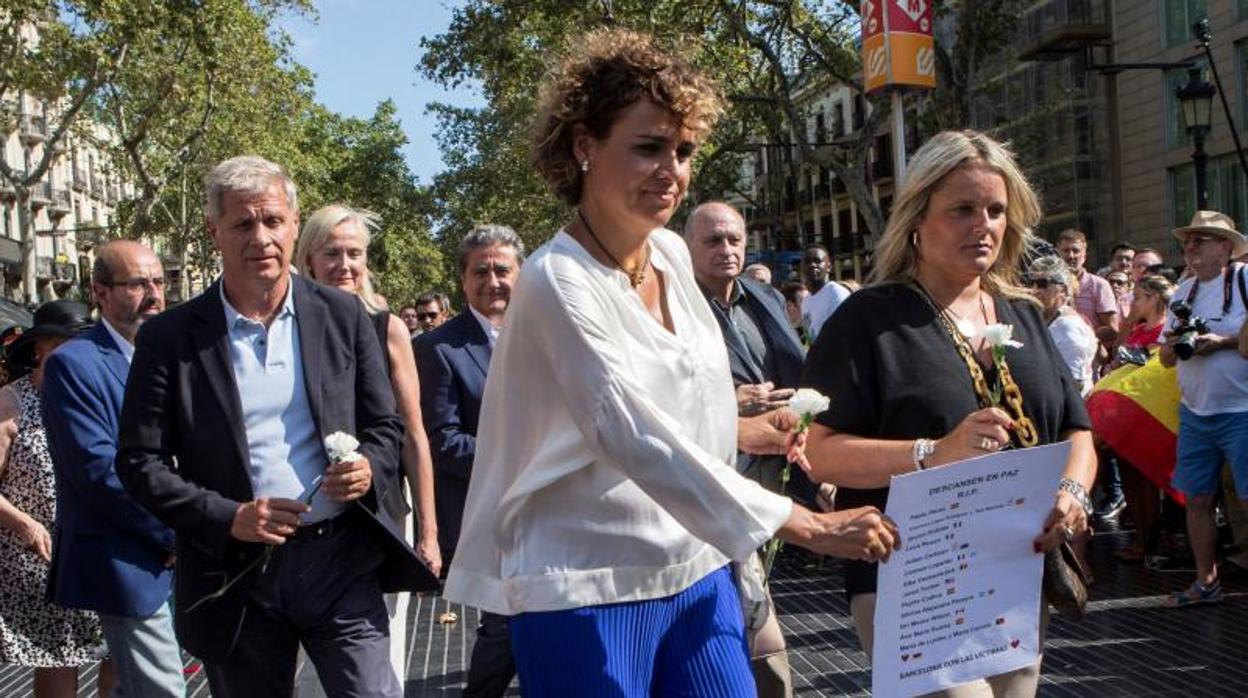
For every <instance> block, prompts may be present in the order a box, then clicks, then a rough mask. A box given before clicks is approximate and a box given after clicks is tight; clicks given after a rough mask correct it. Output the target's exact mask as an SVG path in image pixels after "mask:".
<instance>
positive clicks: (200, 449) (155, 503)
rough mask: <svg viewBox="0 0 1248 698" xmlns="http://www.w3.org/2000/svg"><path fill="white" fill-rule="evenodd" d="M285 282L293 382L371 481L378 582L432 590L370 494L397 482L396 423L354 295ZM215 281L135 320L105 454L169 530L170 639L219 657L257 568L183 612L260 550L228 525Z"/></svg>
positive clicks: (228, 413)
mask: <svg viewBox="0 0 1248 698" xmlns="http://www.w3.org/2000/svg"><path fill="white" fill-rule="evenodd" d="M291 283H292V285H293V291H292V293H293V294H294V303H295V316H296V322H297V324H298V328H299V330H298V331H299V344H300V350H301V352H302V356H303V368H304V376H303V379H304V385H305V387H306V389H307V396H308V404H309V408H310V411H311V413H312V417H313V419H314V421H315V422H316V425H317V429H318V431H319V433H320V436H321V438H322V439H323V438H324V437H325V436H326V435H328V434H332V433H333V432H336V431H343V432H346V433H348V434H353V435H354V436H355V437H356V438H357V439H359V441H360V449H359V450H360V452H361V453H362V454H363V455H364V456H365V457H367V458H368V460H369V463H370V465H371V467H372V470H373V484H372V489H371V490H370V491H369V493H368V494H367V495H365V496H364V497H363V498H361V499H359V500H356V502H357V503H358V505H359V506H358V508H359V510H361V511H363V512H366V513H367V516H365V517H362V518H364V519H365V520H366V521H367V522H368V523H369V526H370V528H372V529H374V533H375V535H376V536H377V540H379V541H380V542H381V543H382V546H383V548H384V549H385V551H386V556H385V562H384V563H383V566H382V569H381V577H382V583H383V587H384V588H386V589H387V590H398V589H427V588H431V587H436V584H437V581H436V579H433V577H432V576H431V575H430V574H429V571H428V570H427V569H426V568H425V567H424V565H422V564H421V562H420V561H419V559H418V558H417V557H416V555H415V552H414V551H413V550H412V549H411V548H410V546H407V545H406V544H405V543H403V538H402V532H401V531H399V529H398V527H397V526H396V525H395V524H394V519H395V518H396V517H397V515H398V514H400V513H401V512H390V511H387V510H386V509H385V505H384V504H379V503H384V502H386V501H387V497H386V496H385V494H386V491H387V490H388V489H389V488H392V487H397V486H398V477H397V476H398V458H399V446H400V443H401V440H402V436H403V426H402V421H401V420H400V419H399V417H398V415H397V414H396V413H395V403H394V394H393V392H392V391H391V388H390V383H389V381H388V380H387V379H386V375H385V370H384V368H383V365H382V358H381V353H380V352H381V349H380V347H379V346H378V343H377V337H376V333H375V332H374V331H373V327H372V325H371V324H370V323H369V320H368V316H367V314H366V313H365V310H364V306H363V305H362V304H361V303H360V301H359V299H357V298H356V297H354V296H351V295H348V294H346V293H343V292H341V291H338V290H336V289H331V288H327V287H325V286H321V285H319V284H315V283H313V282H310V281H307V280H305V279H303V278H301V277H299V276H297V275H291ZM220 284H221V282H220V281H219V280H218V281H217V283H215V284H213V285H212V286H211V287H210V288H209V289H208V290H207V291H205V292H204V293H203V294H202V295H200V296H198V297H196V298H194V299H193V300H190V301H188V302H187V303H184V304H183V305H181V306H179V307H177V308H174V309H172V310H170V311H168V312H165V313H162V314H161V315H159V316H157V317H155V318H153V319H151V320H149V321H148V322H146V323H145V324H144V325H143V327H142V329H141V331H140V332H139V335H138V339H137V342H136V349H135V354H134V359H133V362H132V364H131V370H130V380H129V382H128V384H127V385H126V395H125V401H124V404H123V407H122V413H121V434H120V448H119V450H118V454H117V463H116V467H117V473H118V475H119V476H120V478H121V479H122V481H123V482H124V484H125V486H126V489H127V490H128V491H129V492H130V494H131V495H132V496H133V497H134V498H135V499H137V500H138V501H139V502H140V503H141V504H143V505H144V506H145V507H146V508H147V509H148V510H150V511H151V512H152V513H153V514H155V515H156V517H157V518H159V519H160V520H161V521H163V522H164V523H165V524H167V525H168V526H170V527H171V528H173V529H174V531H175V532H176V534H177V548H178V553H177V556H178V557H177V567H176V569H175V574H174V579H175V597H176V609H175V625H176V627H177V634H178V639H179V641H180V642H181V643H182V646H183V647H185V648H186V649H188V650H189V651H191V652H192V653H193V654H195V655H197V656H199V657H201V658H203V659H206V660H210V661H220V660H221V659H224V658H225V657H226V656H227V655H228V654H229V652H230V650H231V649H232V648H233V645H234V642H235V641H236V640H237V639H238V637H239V636H240V631H242V632H243V633H245V630H244V628H243V623H244V615H245V614H244V603H243V602H244V599H245V597H246V592H247V588H248V586H249V584H250V583H251V582H252V580H254V579H255V575H256V572H255V571H253V572H251V573H249V574H248V576H247V577H244V578H243V579H242V581H240V582H239V583H238V584H237V585H235V586H234V587H233V588H232V589H231V590H230V591H229V592H228V593H226V594H225V595H224V596H223V597H221V598H220V599H217V600H215V601H213V602H211V603H207V604H204V605H202V606H200V607H199V608H197V609H196V610H194V611H189V612H188V611H187V609H188V608H189V607H190V606H191V605H193V604H194V603H195V602H196V601H198V600H199V599H201V598H203V597H204V596H206V595H208V594H211V593H212V592H214V591H216V590H217V589H219V588H220V587H221V586H222V583H223V582H224V581H225V579H226V578H228V577H233V576H235V575H237V574H238V573H239V572H240V571H241V570H242V569H244V568H245V567H246V566H247V565H248V564H249V563H250V562H251V560H252V559H254V557H255V556H256V555H258V554H260V553H261V551H262V550H263V546H261V545H258V544H251V543H243V542H241V541H238V540H236V539H234V538H232V537H231V536H230V524H231V523H232V521H233V519H234V512H235V510H236V509H237V508H238V505H239V503H240V502H246V501H250V500H251V499H252V498H253V494H252V489H251V479H250V477H249V475H248V470H249V461H250V457H249V455H248V448H247V435H246V433H245V431H244V427H243V418H242V406H241V402H240V400H239V387H238V385H237V384H236V382H235V379H234V371H233V366H232V364H231V360H230V352H229V336H228V334H227V332H226V327H225V314H224V309H223V306H222V303H221V291H220ZM326 564H333V563H332V561H328V560H327V561H326Z"/></svg>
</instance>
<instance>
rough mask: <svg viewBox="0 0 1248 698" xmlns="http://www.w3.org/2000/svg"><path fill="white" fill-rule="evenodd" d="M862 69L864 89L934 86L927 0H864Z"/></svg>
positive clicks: (933, 51) (871, 90) (933, 49)
mask: <svg viewBox="0 0 1248 698" xmlns="http://www.w3.org/2000/svg"><path fill="white" fill-rule="evenodd" d="M860 9H861V14H862V70H863V76H864V79H865V85H866V90H867V92H874V91H876V90H879V89H882V88H886V87H890V86H893V85H897V86H905V87H926V88H932V87H935V86H936V64H935V60H934V59H935V44H934V42H933V40H932V4H931V2H930V0H863V2H862V5H861V6H860Z"/></svg>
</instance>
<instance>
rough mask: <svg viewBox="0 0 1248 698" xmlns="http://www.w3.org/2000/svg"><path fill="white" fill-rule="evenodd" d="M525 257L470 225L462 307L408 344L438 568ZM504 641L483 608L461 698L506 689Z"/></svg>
mask: <svg viewBox="0 0 1248 698" xmlns="http://www.w3.org/2000/svg"><path fill="white" fill-rule="evenodd" d="M523 259H524V242H523V241H521V240H520V237H519V236H518V235H516V233H515V231H513V230H512V229H511V228H508V227H506V226H501V225H481V226H477V227H476V228H473V229H472V231H470V232H469V233H468V234H467V235H466V236H464V239H463V241H461V242H460V244H459V275H460V283H461V285H462V288H463V292H464V299H465V300H466V301H467V302H468V310H467V311H466V312H462V313H460V314H459V315H457V316H455V318H454V319H451V320H448V321H447V322H446V323H444V324H443V325H442V326H441V327H438V328H437V329H434V330H432V331H430V332H425V333H424V334H421V335H420V336H419V337H417V338H416V339H415V341H413V342H412V348H413V349H414V351H415V354H416V368H417V369H418V370H419V372H420V412H421V416H422V418H423V420H424V424H425V433H426V434H428V435H429V450H430V451H431V452H432V455H433V472H434V483H433V491H434V500H435V504H436V506H435V511H437V516H438V545H439V547H440V548H441V549H442V559H443V561H444V565H443V569H448V568H449V567H450V566H451V560H452V558H453V557H454V555H455V546H456V544H457V543H458V542H459V529H460V524H461V522H462V520H463V517H464V502H465V500H467V498H468V482H469V479H470V477H471V476H472V459H473V457H474V456H475V455H476V452H477V417H478V415H479V414H480V413H481V397H482V395H483V394H484V392H485V377H486V372H487V370H488V369H489V366H490V356H491V354H492V353H493V350H494V344H495V343H496V342H497V340H498V335H499V332H501V331H502V328H503V316H504V313H505V312H506V311H507V304H508V303H509V302H510V301H511V287H512V284H513V283H514V282H515V280H516V276H517V275H518V274H519V271H520V262H521V261H522V260H523ZM510 642H511V640H510V635H509V633H508V631H507V619H506V617H505V616H499V615H495V614H493V613H482V614H481V626H480V628H478V630H477V643H476V645H475V646H474V647H473V651H472V662H471V664H470V665H469V669H468V685H467V687H466V688H465V689H464V695H465V696H502V695H503V694H504V693H505V692H506V690H507V685H508V684H509V683H510V682H511V678H512V677H513V676H514V675H515V673H516V670H515V662H514V661H513V659H512V656H511V644H510Z"/></svg>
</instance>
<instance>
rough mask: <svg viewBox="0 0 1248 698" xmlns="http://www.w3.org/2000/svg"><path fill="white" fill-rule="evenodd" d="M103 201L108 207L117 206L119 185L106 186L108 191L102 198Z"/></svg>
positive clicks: (119, 198)
mask: <svg viewBox="0 0 1248 698" xmlns="http://www.w3.org/2000/svg"><path fill="white" fill-rule="evenodd" d="M104 200H105V201H107V202H108V203H109V205H112V206H115V205H117V202H118V201H120V200H121V185H119V184H110V185H108V191H107V193H106V194H105V196H104Z"/></svg>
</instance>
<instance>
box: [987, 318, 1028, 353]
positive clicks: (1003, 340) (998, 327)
mask: <svg viewBox="0 0 1248 698" xmlns="http://www.w3.org/2000/svg"><path fill="white" fill-rule="evenodd" d="M979 335H980V336H981V337H983V338H984V341H985V342H987V343H988V346H990V347H993V348H994V349H995V348H1001V347H1014V348H1015V349H1021V348H1022V346H1023V343H1022V342H1018V341H1015V340H1014V339H1011V337H1013V336H1014V326H1013V325H1002V324H999V323H998V324H995V325H987V326H985V327H984V331H983V332H980V333H979Z"/></svg>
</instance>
